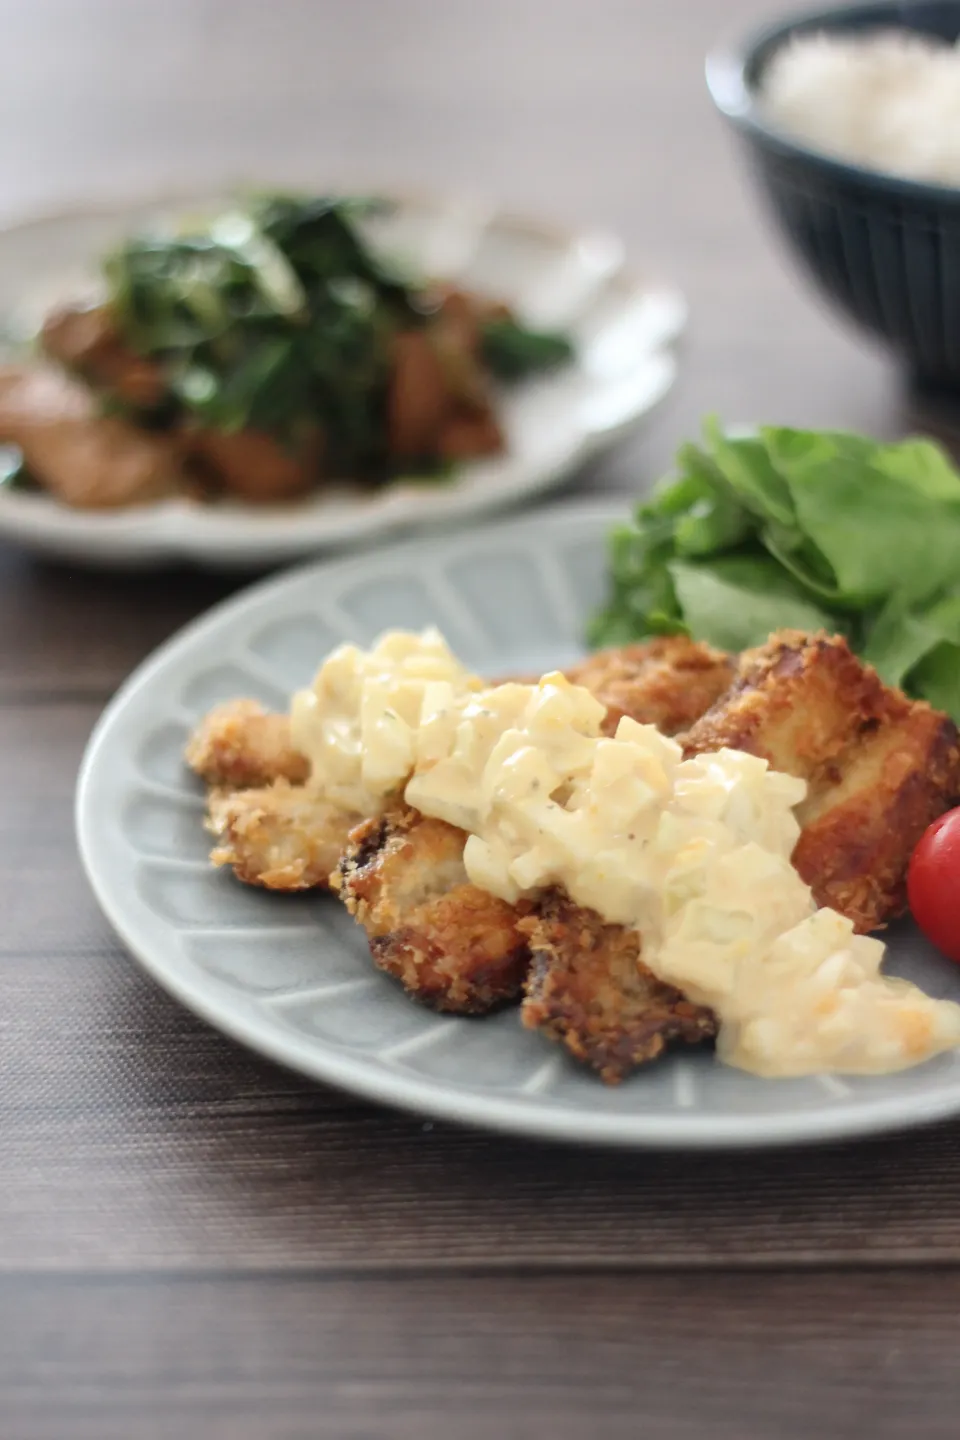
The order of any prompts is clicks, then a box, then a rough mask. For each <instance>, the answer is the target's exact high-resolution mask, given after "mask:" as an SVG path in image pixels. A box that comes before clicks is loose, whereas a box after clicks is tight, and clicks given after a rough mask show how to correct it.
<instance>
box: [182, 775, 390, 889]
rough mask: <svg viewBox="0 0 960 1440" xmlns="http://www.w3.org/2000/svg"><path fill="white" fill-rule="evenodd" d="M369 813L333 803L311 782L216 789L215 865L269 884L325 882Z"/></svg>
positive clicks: (210, 817) (211, 823)
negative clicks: (351, 811) (350, 835)
mask: <svg viewBox="0 0 960 1440" xmlns="http://www.w3.org/2000/svg"><path fill="white" fill-rule="evenodd" d="M362 818H363V817H362V816H360V815H353V814H349V813H348V812H346V811H344V810H341V809H340V807H339V806H336V805H331V803H330V802H329V800H325V799H324V798H323V796H322V795H318V794H317V793H316V792H315V791H313V790H311V789H310V788H309V787H308V786H305V785H291V783H290V781H289V780H275V781H274V782H273V784H272V785H268V786H264V787H262V788H259V789H250V790H235V791H225V792H223V791H219V792H218V791H213V792H212V793H211V795H210V800H209V806H208V814H207V822H206V823H207V828H208V830H210V831H211V833H212V834H214V835H215V836H216V837H217V844H216V846H215V847H214V849H213V850H212V851H211V852H210V859H211V860H212V862H213V864H214V865H230V866H232V867H233V873H234V875H236V877H237V879H238V880H242V881H243V882H244V884H246V885H261V886H263V887H264V888H265V889H267V890H315V889H317V888H322V887H325V886H326V885H327V884H328V882H329V876H330V872H331V871H332V870H333V869H334V867H335V866H336V864H337V862H338V860H339V859H340V855H341V852H342V851H343V848H344V846H345V845H346V843H347V837H348V835H349V833H350V831H351V830H352V829H353V828H354V826H356V825H357V824H359V822H360V821H361V819H362Z"/></svg>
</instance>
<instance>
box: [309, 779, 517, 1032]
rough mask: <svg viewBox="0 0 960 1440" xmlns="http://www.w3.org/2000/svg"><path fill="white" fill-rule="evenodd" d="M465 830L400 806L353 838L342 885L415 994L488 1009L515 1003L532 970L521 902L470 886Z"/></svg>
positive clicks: (384, 958)
mask: <svg viewBox="0 0 960 1440" xmlns="http://www.w3.org/2000/svg"><path fill="white" fill-rule="evenodd" d="M464 839H465V837H464V834H463V831H462V830H456V829H454V827H453V826H452V825H447V824H446V823H445V822H444V821H442V820H431V819H426V818H424V817H423V816H422V815H420V814H419V813H418V812H417V811H416V810H411V809H409V808H408V807H401V808H397V809H394V810H391V811H390V812H388V813H387V814H385V815H383V816H380V817H378V818H377V819H374V820H368V821H366V822H365V823H364V824H362V825H360V826H359V827H358V828H357V829H356V830H355V831H354V832H353V834H352V835H351V836H350V843H349V845H348V848H347V850H346V852H345V854H344V855H343V858H342V859H341V861H340V867H339V876H338V877H335V878H334V881H333V883H334V888H336V889H338V890H339V892H340V897H341V899H342V900H343V902H344V904H345V905H346V907H347V909H348V910H349V911H350V914H351V915H353V917H354V918H355V919H356V920H357V921H358V923H359V924H360V925H362V926H363V928H364V930H365V931H366V933H367V936H368V938H369V941H370V951H371V954H372V955H373V958H374V961H375V963H376V964H377V965H378V966H379V968H380V969H381V970H384V971H386V973H387V974H388V975H393V976H394V977H395V978H396V979H398V980H399V981H400V983H401V984H402V985H403V987H404V989H405V990H406V991H407V992H408V994H410V995H411V996H412V997H413V998H414V999H415V1000H419V1001H421V1002H422V1003H423V1004H425V1005H430V1006H432V1007H433V1008H434V1009H436V1010H444V1011H448V1012H453V1013H455V1014H461V1015H468V1014H469V1015H480V1014H484V1013H486V1012H487V1011H489V1010H492V1009H493V1008H494V1007H496V1006H498V1005H502V1004H505V1003H507V1002H509V1001H512V1000H516V999H517V998H518V996H519V994H520V990H521V986H522V984H523V977H524V975H525V974H526V969H527V960H528V955H527V947H526V943H525V941H524V939H523V937H522V935H521V934H520V933H519V932H518V930H517V923H518V921H519V920H520V918H521V916H522V915H523V914H525V913H528V912H529V910H530V906H529V905H524V906H521V907H518V908H515V907H514V906H512V905H508V904H506V902H505V901H503V900H499V899H498V898H497V897H496V896H495V895H490V894H488V893H487V892H486V891H485V890H480V889H479V888H478V887H477V886H476V885H471V884H470V882H469V880H468V879H467V872H466V870H465V869H464V864H463V846H464Z"/></svg>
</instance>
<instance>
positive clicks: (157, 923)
mask: <svg viewBox="0 0 960 1440" xmlns="http://www.w3.org/2000/svg"><path fill="white" fill-rule="evenodd" d="M621 513H622V512H620V511H617V510H614V509H611V508H596V507H591V508H582V507H565V508H562V509H557V510H553V511H542V512H540V513H539V514H536V515H531V516H528V517H524V518H523V519H514V520H509V521H502V522H501V523H499V524H496V525H489V526H487V527H485V528H482V529H476V530H474V531H473V532H472V533H470V534H467V535H460V536H458V537H456V538H434V539H432V540H421V541H418V542H412V543H408V544H403V545H397V546H395V547H392V548H390V549H384V550H378V551H375V552H371V553H367V554H365V555H360V556H357V557H354V558H352V559H347V560H341V561H337V562H334V563H327V564H315V565H312V566H310V567H309V568H306V569H301V570H297V571H295V572H293V573H291V574H287V575H284V576H281V577H280V578H279V579H276V580H271V581H269V582H267V583H265V584H261V585H258V586H256V587H254V588H253V589H251V590H248V591H247V592H246V593H245V594H243V595H241V596H240V597H239V598H238V599H236V600H232V601H230V602H229V603H227V604H225V605H222V606H220V607H219V608H218V609H216V610H214V611H213V612H212V613H211V614H210V615H208V616H206V617H205V618H204V619H202V620H200V621H198V622H196V623H195V624H193V625H191V626H189V627H188V628H187V629H186V630H184V631H183V632H182V633H181V634H180V635H179V636H177V637H176V638H175V639H174V640H172V641H170V642H169V643H168V644H167V645H165V646H164V647H163V648H162V649H161V650H160V651H158V653H157V654H156V655H155V656H154V657H153V659H152V660H150V661H148V662H147V664H145V665H144V666H143V667H142V668H141V669H140V670H139V671H138V672H137V673H136V674H135V675H134V676H133V677H132V678H131V680H130V681H129V682H128V683H127V684H126V685H125V686H124V688H123V689H122V690H121V691H120V692H119V694H118V695H117V697H116V698H115V700H114V701H113V702H112V704H111V705H110V707H109V709H108V710H107V712H106V714H105V715H104V717H103V719H102V720H101V722H100V724H99V725H98V727H97V729H96V732H95V734H94V736H93V738H92V740H91V742H90V746H89V750H88V753H87V756H86V759H85V761H84V764H83V769H82V773H81V776H80V784H79V792H78V800H77V820H78V831H79V840H80V850H81V853H82V855H83V859H84V862H85V864H86V867H87V872H88V874H89V876H90V880H91V882H92V884H93V887H94V890H95V891H96V894H97V897H98V899H99V901H100V903H101V905H102V906H103V909H104V911H105V912H106V914H107V916H108V918H109V919H110V921H111V923H112V924H113V925H114V926H115V927H116V929H117V931H118V932H119V934H120V936H121V937H122V939H123V940H124V941H125V943H126V944H127V945H128V946H129V948H130V950H131V951H132V953H133V954H134V955H135V956H136V958H137V959H138V960H140V962H141V963H142V964H143V966H144V967H145V969H147V970H148V971H149V972H150V974H151V975H153V976H154V977H155V979H157V980H158V981H159V982H160V984H161V985H163V986H165V987H166V989H167V990H169V991H170V992H171V994H173V995H175V996H177V997H178V998H179V999H180V1000H182V1001H183V1003H184V1004H185V1005H187V1006H189V1007H190V1009H192V1010H194V1011H195V1012H196V1013H197V1014H198V1015H201V1016H203V1017H204V1018H205V1019H207V1020H209V1021H210V1022H211V1024H213V1025H215V1026H217V1027H218V1028H219V1029H221V1030H223V1031H224V1032H225V1033H226V1034H228V1035H231V1036H233V1037H234V1038H235V1039H237V1040H240V1041H242V1042H243V1043H245V1044H247V1045H250V1046H251V1047H252V1048H253V1049H255V1050H258V1051H260V1052H261V1053H262V1054H264V1055H267V1056H270V1057H271V1058H272V1059H274V1060H278V1061H281V1062H282V1063H284V1064H286V1065H290V1066H292V1067H294V1068H295V1069H297V1070H301V1071H303V1072H304V1073H305V1074H307V1075H311V1076H314V1077H315V1078H316V1079H318V1080H324V1081H329V1082H330V1083H332V1084H335V1085H340V1086H342V1087H343V1088H344V1089H346V1090H352V1091H354V1092H356V1093H357V1094H358V1095H362V1096H365V1097H366V1098H368V1099H370V1100H375V1101H382V1102H383V1103H385V1104H391V1105H398V1106H402V1107H404V1108H407V1109H411V1110H418V1111H422V1112H423V1113H425V1114H430V1115H434V1116H438V1117H442V1118H444V1119H447V1120H458V1121H467V1122H470V1123H473V1124H477V1125H486V1126H491V1127H494V1128H497V1129H501V1130H510V1131H515V1132H518V1133H522V1134H526V1135H533V1136H544V1137H553V1138H559V1139H565V1140H578V1141H597V1142H602V1143H606V1144H615V1145H629V1146H637V1145H671V1146H701V1147H707V1146H729V1145H768V1144H776V1143H784V1142H791V1141H800V1140H817V1139H825V1138H827V1137H837V1136H848V1135H857V1134H864V1133H867V1132H869V1131H877V1130H885V1129H888V1128H892V1127H897V1126H903V1125H910V1124H916V1123H920V1122H923V1121H928V1120H933V1119H935V1118H937V1117H939V1116H945V1115H951V1114H954V1113H956V1112H960V1063H958V1061H960V1055H946V1056H941V1057H940V1058H938V1059H937V1060H934V1061H931V1062H930V1063H929V1064H927V1065H924V1066H922V1067H920V1068H919V1069H916V1070H912V1071H908V1072H906V1073H904V1074H901V1075H893V1076H887V1077H881V1078H870V1079H840V1078H837V1077H833V1076H829V1075H827V1076H819V1077H816V1078H813V1079H805V1080H782V1081H769V1080H759V1079H755V1078H753V1077H751V1076H749V1075H744V1074H740V1073H738V1072H737V1071H735V1070H730V1069H727V1068H725V1067H723V1066H721V1065H719V1064H717V1063H716V1062H715V1061H714V1059H713V1058H712V1056H711V1055H710V1053H709V1052H707V1051H704V1052H703V1053H697V1052H692V1051H689V1052H684V1053H679V1052H678V1053H676V1054H673V1055H671V1056H670V1057H669V1058H668V1059H666V1060H664V1061H662V1062H660V1063H658V1064H656V1065H652V1066H649V1067H648V1068H647V1069H645V1070H642V1071H640V1072H638V1073H637V1074H636V1075H635V1076H634V1077H633V1078H632V1079H631V1080H629V1081H628V1082H627V1083H626V1084H624V1085H622V1086H620V1087H619V1088H616V1089H608V1088H606V1087H605V1086H603V1085H601V1084H600V1083H599V1081H597V1080H596V1079H595V1078H594V1077H593V1076H592V1075H590V1074H588V1073H586V1072H585V1071H582V1070H580V1069H578V1068H577V1067H576V1066H575V1065H574V1064H573V1063H572V1062H570V1061H569V1060H567V1058H566V1057H565V1056H564V1055H563V1054H561V1053H560V1051H559V1050H558V1049H557V1048H556V1047H555V1046H552V1045H551V1044H549V1043H548V1042H547V1041H546V1040H544V1039H542V1038H541V1037H540V1036H538V1035H535V1034H531V1033H529V1032H527V1031H525V1030H523V1029H522V1028H521V1026H520V1023H519V1020H518V1018H517V1014H516V1012H515V1011H505V1012H503V1013H501V1014H499V1015H497V1016H495V1017H493V1018H490V1019H483V1020H466V1019H452V1018H449V1017H442V1016H438V1015H434V1014H432V1013H430V1012H429V1011H427V1010H423V1009H420V1008H418V1007H417V1006H416V1005H414V1004H412V1003H411V1002H410V1001H409V1000H407V999H406V998H405V997H404V995H403V994H402V993H401V992H400V990H399V989H398V988H397V987H396V986H395V985H394V983H393V982H392V981H390V980H388V979H387V978H386V977H385V976H383V975H381V974H379V973H378V972H377V971H375V970H374V969H373V967H372V965H371V963H370V960H369V957H368V955H367V952H366V946H365V943H364V941H363V939H362V937H361V935H360V933H359V931H358V930H357V929H356V928H355V927H354V926H353V924H352V922H351V921H350V919H349V918H348V916H347V915H346V912H345V911H343V910H342V909H341V907H340V906H339V904H338V903H337V902H336V901H334V900H332V899H329V898H315V899H310V898H305V897H282V896H270V895H267V894H264V893H259V892H257V891H253V890H249V889H243V888H242V887H240V886H239V885H238V884H237V883H236V882H235V881H234V880H233V879H232V878H231V877H230V876H228V875H225V874H223V873H220V872H214V871H213V870H211V869H210V867H209V866H208V864H207V860H206V851H207V842H206V838H205V836H204V834H203V831H202V829H201V816H202V809H203V806H202V800H201V794H200V790H199V787H198V786H197V784H196V783H195V782H194V780H193V779H192V778H191V777H190V776H189V775H188V774H187V773H186V771H185V770H184V767H183V764H182V761H181V753H182V750H183V745H184V742H185V740H186V738H187V734H188V732H189V730H190V728H191V726H192V725H193V724H194V723H195V721H196V720H197V719H198V718H199V717H200V716H201V715H202V714H203V713H204V712H205V711H206V710H207V709H209V707H210V706H211V705H213V704H215V703H216V702H217V701H219V700H223V699H226V698H228V697H229V696H233V695H254V696H257V697H259V698H260V699H261V700H263V701H264V702H266V703H267V704H269V705H271V706H274V707H283V706H285V704H286V700H287V696H288V694H289V691H290V690H291V689H293V688H294V687H295V686H298V685H302V684H304V683H306V682H307V681H308V680H309V679H310V677H311V676H312V674H313V672H314V670H315V669H316V667H317V664H318V662H319V660H320V658H321V657H322V655H323V654H324V652H325V651H327V650H328V649H329V648H330V647H331V646H332V645H334V644H336V643H338V642H339V641H342V640H344V639H347V638H349V639H352V640H357V641H359V642H361V643H367V642H369V641H370V640H371V639H372V638H373V636H374V635H375V634H376V633H377V632H378V631H380V630H382V629H384V628H386V627H388V626H408V627H420V626H423V625H425V624H428V623H430V622H436V623H437V624H439V625H440V626H441V627H442V629H443V630H444V632H445V633H446V635H447V636H448V637H449V639H450V641H451V643H452V644H453V646H454V649H455V650H456V651H457V652H458V653H459V654H460V655H461V656H462V657H463V659H464V660H465V661H466V662H468V663H469V664H471V665H472V666H474V667H475V668H476V669H477V670H479V671H481V672H488V673H493V672H500V673H503V672H504V671H510V670H518V671H525V670H530V669H546V668H548V667H551V666H553V665H562V664H564V663H566V662H568V661H570V660H571V659H572V658H574V656H576V655H577V654H578V653H579V652H580V650H581V646H582V635H583V626H584V619H585V617H586V616H587V615H588V614H589V612H590V611H591V610H592V608H593V607H594V606H595V605H596V604H597V602H598V600H599V598H600V596H601V593H602V589H603V571H604V537H605V535H606V532H607V530H608V528H609V526H610V524H611V523H612V522H613V521H614V520H616V519H618V518H619V517H620V514H621ZM890 948H891V964H892V967H893V968H894V969H896V970H897V971H899V972H901V973H903V974H906V975H909V976H910V977H911V978H913V979H915V980H917V981H918V982H919V983H920V984H922V985H923V986H924V987H925V988H926V989H927V990H929V991H930V992H931V993H933V994H936V995H946V994H948V993H949V994H953V995H954V996H957V997H960V972H958V971H957V970H956V968H955V967H953V966H951V965H950V964H949V963H948V962H947V961H945V960H943V959H942V958H940V957H939V956H937V955H936V954H934V953H933V952H932V951H931V950H930V949H929V947H927V946H926V945H925V943H924V942H923V941H922V940H921V938H920V937H919V936H918V934H917V933H916V931H915V930H914V929H913V928H912V926H910V925H903V926H902V927H900V928H898V929H897V930H896V931H895V932H894V933H893V935H892V937H891V947H890Z"/></svg>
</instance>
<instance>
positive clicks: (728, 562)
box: [667, 555, 833, 650]
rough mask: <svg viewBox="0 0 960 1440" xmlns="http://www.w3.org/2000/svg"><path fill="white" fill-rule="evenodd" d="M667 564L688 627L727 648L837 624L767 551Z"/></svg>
mask: <svg viewBox="0 0 960 1440" xmlns="http://www.w3.org/2000/svg"><path fill="white" fill-rule="evenodd" d="M667 568H668V569H669V571H670V577H671V579H672V580H673V586H674V592H675V594H676V597H677V601H678V603H679V606H680V613H681V614H682V616H683V619H684V622H685V625H686V628H687V630H688V632H689V633H690V634H692V635H694V636H696V638H697V639H698V640H706V641H707V643H708V644H710V645H717V646H719V648H720V649H721V650H746V649H747V648H748V647H749V646H751V645H761V644H762V643H763V641H764V640H766V638H767V636H768V635H769V634H770V632H771V630H821V629H824V628H826V629H831V628H833V620H832V618H831V616H830V615H829V614H828V612H827V611H825V610H821V609H820V607H819V606H817V605H815V604H814V603H813V601H811V600H810V599H809V598H808V597H807V596H806V595H804V593H803V591H802V590H801V588H800V587H799V586H798V585H797V584H795V583H794V581H793V580H792V578H791V577H790V576H789V575H788V574H786V573H785V572H784V571H783V570H782V569H781V568H780V567H779V566H778V565H777V563H776V561H775V560H771V559H769V558H768V557H767V556H764V555H756V556H754V555H721V556H719V557H718V558H717V559H716V560H712V561H710V562H709V563H706V564H699V565H692V564H690V563H689V562H687V561H683V560H674V561H672V562H671V563H670V565H669V566H668V567H667Z"/></svg>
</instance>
